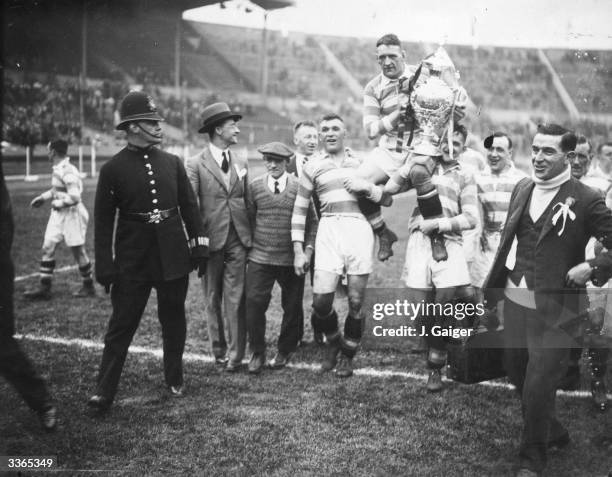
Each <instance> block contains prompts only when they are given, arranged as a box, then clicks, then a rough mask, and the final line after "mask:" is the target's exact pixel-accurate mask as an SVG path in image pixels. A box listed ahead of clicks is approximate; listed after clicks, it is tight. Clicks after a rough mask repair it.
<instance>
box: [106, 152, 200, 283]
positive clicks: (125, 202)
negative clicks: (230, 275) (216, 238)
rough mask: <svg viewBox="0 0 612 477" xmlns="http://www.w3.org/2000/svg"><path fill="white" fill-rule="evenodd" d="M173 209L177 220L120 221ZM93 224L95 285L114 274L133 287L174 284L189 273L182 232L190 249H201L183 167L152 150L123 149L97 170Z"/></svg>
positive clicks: (195, 210) (197, 219)
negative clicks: (192, 246) (194, 245)
mask: <svg viewBox="0 0 612 477" xmlns="http://www.w3.org/2000/svg"><path fill="white" fill-rule="evenodd" d="M173 208H178V209H179V211H180V214H179V215H175V216H173V217H170V218H167V219H166V220H163V221H161V222H159V223H145V222H139V221H134V220H131V219H128V218H126V217H125V215H124V214H130V213H150V212H153V211H154V210H155V209H159V210H167V209H173ZM117 210H118V211H119V218H118V220H117V226H116V230H115V214H116V212H117ZM94 219H95V228H94V243H95V256H96V267H95V268H96V278H98V281H100V282H104V280H105V279H106V278H108V277H110V276H113V275H114V274H115V273H117V272H119V273H121V274H122V275H124V276H125V277H126V278H128V279H131V280H138V281H168V280H174V279H177V278H180V277H182V276H184V275H187V274H188V273H189V272H190V271H191V264H190V249H189V244H188V242H187V237H186V236H185V230H186V231H187V235H188V236H189V238H190V239H192V241H193V243H198V244H202V246H203V240H204V225H203V224H202V220H201V219H200V215H199V213H198V205H197V201H196V198H195V195H194V194H193V191H192V190H191V186H190V184H189V180H188V179H187V174H186V172H185V168H184V166H183V162H182V161H181V159H179V158H178V157H177V156H175V155H172V154H168V153H167V152H164V151H162V150H160V149H157V148H156V147H151V148H148V149H146V150H145V149H139V148H134V147H130V146H128V147H126V148H124V149H122V150H121V151H119V153H117V154H116V155H115V156H113V157H112V158H111V159H110V160H109V161H108V162H107V163H106V164H104V165H103V166H102V168H101V169H100V176H99V178H98V187H97V189H96V199H95V208H94ZM183 224H184V227H183Z"/></svg>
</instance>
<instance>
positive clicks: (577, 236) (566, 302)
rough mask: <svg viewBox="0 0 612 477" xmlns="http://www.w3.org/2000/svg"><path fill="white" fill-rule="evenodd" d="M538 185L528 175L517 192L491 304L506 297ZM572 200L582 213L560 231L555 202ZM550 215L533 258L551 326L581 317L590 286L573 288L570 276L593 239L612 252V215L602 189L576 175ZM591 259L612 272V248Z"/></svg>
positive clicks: (488, 291) (490, 282)
mask: <svg viewBox="0 0 612 477" xmlns="http://www.w3.org/2000/svg"><path fill="white" fill-rule="evenodd" d="M533 188H534V182H533V181H532V180H531V179H530V178H525V179H523V180H521V181H520V182H519V183H518V184H517V185H516V186H515V188H514V190H513V191H512V196H511V198H510V205H509V209H508V218H507V220H506V224H505V226H504V229H503V231H502V235H501V239H500V245H499V248H498V250H497V254H496V256H495V260H494V261H493V266H492V268H491V271H490V272H489V275H488V277H487V279H486V281H485V283H484V286H483V288H484V289H485V299H486V300H487V302H489V303H496V302H497V301H498V300H500V299H501V298H502V297H503V292H504V289H505V286H506V280H507V277H508V273H509V270H508V269H507V268H506V258H507V257H508V253H509V251H510V248H511V246H512V243H513V240H514V238H515V236H516V232H517V229H518V226H519V223H520V220H521V216H522V214H523V211H525V210H526V208H527V210H528V207H529V202H530V197H531V192H532V190H533ZM570 198H571V199H573V201H572V200H571V199H570ZM568 200H569V202H573V204H572V205H571V210H572V211H573V212H574V213H575V214H576V217H575V220H571V219H570V218H569V217H568V218H567V220H566V223H565V229H564V231H563V233H562V234H561V235H559V234H558V232H559V231H560V230H561V227H562V223H563V219H562V218H559V220H558V221H557V223H556V225H553V223H552V219H553V215H554V213H555V212H556V210H554V206H555V204H557V203H559V202H560V203H562V204H563V203H568V202H566V201H568ZM557 210H558V209H557ZM544 215H545V222H544V226H543V228H542V231H541V233H540V235H539V237H538V239H537V242H536V250H535V254H534V256H535V260H534V262H533V273H534V294H535V302H536V309H537V311H538V312H539V313H540V314H541V315H542V316H543V318H544V319H545V321H546V322H547V323H548V324H550V325H562V324H563V323H566V322H568V321H570V320H572V319H573V318H575V317H576V314H577V313H580V311H582V308H583V307H584V303H585V302H586V301H585V300H584V297H583V295H584V292H585V289H584V287H582V288H578V289H576V288H571V289H570V288H567V285H566V284H565V277H566V274H567V272H568V271H569V270H570V268H572V267H574V266H575V265H578V264H579V263H581V262H584V249H585V246H586V244H587V242H588V240H589V238H590V237H592V236H593V237H596V238H598V239H599V240H601V241H602V243H603V245H604V246H605V247H606V248H607V249H608V250H610V249H612V213H611V212H610V209H608V208H607V207H606V205H605V203H604V201H603V199H602V198H601V195H600V194H599V193H598V192H597V191H596V190H594V189H592V188H590V187H588V186H585V185H584V184H582V183H581V182H580V181H578V180H576V179H574V178H573V177H572V178H570V180H569V181H567V182H565V183H564V184H562V185H561V187H560V189H559V191H558V192H557V194H556V195H555V197H554V198H553V200H552V201H551V203H550V204H549V206H548V207H547V208H546V210H545V211H544ZM589 263H590V264H591V266H592V267H594V268H598V269H599V270H598V273H604V274H606V275H609V274H610V273H612V251H607V252H605V253H602V254H600V255H599V256H598V257H596V258H594V259H592V260H589Z"/></svg>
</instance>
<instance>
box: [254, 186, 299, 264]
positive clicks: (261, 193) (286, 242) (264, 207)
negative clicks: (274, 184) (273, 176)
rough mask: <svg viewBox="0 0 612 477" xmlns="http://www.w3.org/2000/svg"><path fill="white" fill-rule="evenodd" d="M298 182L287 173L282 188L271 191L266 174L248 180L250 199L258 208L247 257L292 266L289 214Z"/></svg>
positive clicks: (262, 261)
mask: <svg viewBox="0 0 612 477" xmlns="http://www.w3.org/2000/svg"><path fill="white" fill-rule="evenodd" d="M297 190H298V182H297V180H296V179H295V177H293V176H289V177H288V180H287V186H286V187H285V190H283V192H281V193H280V194H274V193H273V192H272V191H270V189H269V188H268V175H267V174H264V175H263V176H261V177H258V178H257V179H255V180H254V181H253V182H252V183H251V194H252V198H253V202H254V203H255V205H256V207H257V214H256V216H255V230H254V233H253V248H251V250H250V251H249V260H252V261H253V262H257V263H262V264H267V265H281V266H289V267H290V266H293V243H292V241H291V215H292V214H293V204H294V202H295V197H296V195H297Z"/></svg>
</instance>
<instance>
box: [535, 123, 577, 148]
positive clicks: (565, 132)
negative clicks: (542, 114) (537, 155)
mask: <svg viewBox="0 0 612 477" xmlns="http://www.w3.org/2000/svg"><path fill="white" fill-rule="evenodd" d="M538 134H545V135H547V136H561V151H563V152H570V151H573V150H574V149H576V134H574V133H573V132H572V131H570V130H569V129H565V128H564V127H563V126H560V125H558V124H553V123H544V124H538Z"/></svg>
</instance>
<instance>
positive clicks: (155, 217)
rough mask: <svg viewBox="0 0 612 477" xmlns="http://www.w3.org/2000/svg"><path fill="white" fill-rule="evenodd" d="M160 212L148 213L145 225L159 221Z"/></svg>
mask: <svg viewBox="0 0 612 477" xmlns="http://www.w3.org/2000/svg"><path fill="white" fill-rule="evenodd" d="M161 218H162V217H161V212H149V220H148V221H147V224H155V223H158V222H160V221H161Z"/></svg>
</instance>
